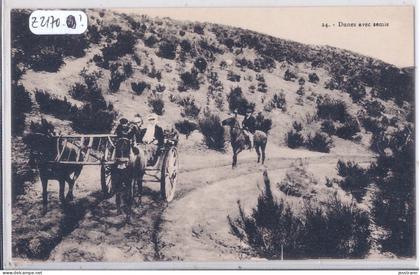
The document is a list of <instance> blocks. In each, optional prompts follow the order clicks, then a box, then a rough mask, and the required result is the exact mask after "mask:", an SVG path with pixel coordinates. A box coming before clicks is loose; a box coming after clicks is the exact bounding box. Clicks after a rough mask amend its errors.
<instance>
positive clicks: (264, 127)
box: [255, 112, 273, 134]
mask: <svg viewBox="0 0 420 275" xmlns="http://www.w3.org/2000/svg"><path fill="white" fill-rule="evenodd" d="M272 125H273V121H272V120H271V119H270V118H265V117H264V115H263V114H262V113H261V112H259V113H258V114H257V116H256V117H255V129H256V130H260V131H263V132H264V133H266V134H268V132H269V131H270V130H271V127H272Z"/></svg>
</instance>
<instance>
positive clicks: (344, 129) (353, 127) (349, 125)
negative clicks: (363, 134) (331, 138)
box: [335, 118, 360, 140]
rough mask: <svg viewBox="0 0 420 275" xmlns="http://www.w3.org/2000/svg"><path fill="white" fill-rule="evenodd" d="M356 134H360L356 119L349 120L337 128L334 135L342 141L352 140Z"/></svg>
mask: <svg viewBox="0 0 420 275" xmlns="http://www.w3.org/2000/svg"><path fill="white" fill-rule="evenodd" d="M358 132H360V126H359V123H358V121H357V120H356V119H354V118H351V119H347V120H346V122H344V124H343V125H342V126H340V127H338V128H337V130H336V132H335V134H336V135H337V136H338V137H340V138H342V139H348V140H352V139H353V138H354V136H355V135H356V134H357V133H358Z"/></svg>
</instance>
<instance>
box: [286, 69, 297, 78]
mask: <svg viewBox="0 0 420 275" xmlns="http://www.w3.org/2000/svg"><path fill="white" fill-rule="evenodd" d="M296 78H297V76H296V74H295V73H294V72H292V71H291V70H289V69H287V70H286V71H285V72H284V76H283V79H284V80H286V81H294V80H295V79H296Z"/></svg>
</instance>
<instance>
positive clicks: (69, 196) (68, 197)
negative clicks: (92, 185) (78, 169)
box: [66, 179, 75, 201]
mask: <svg viewBox="0 0 420 275" xmlns="http://www.w3.org/2000/svg"><path fill="white" fill-rule="evenodd" d="M74 182H75V180H74V179H68V181H67V183H68V184H69V191H68V192H67V195H66V200H67V201H72V200H73V199H74V196H73V187H74Z"/></svg>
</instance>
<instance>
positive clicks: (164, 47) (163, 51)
mask: <svg viewBox="0 0 420 275" xmlns="http://www.w3.org/2000/svg"><path fill="white" fill-rule="evenodd" d="M157 55H158V56H160V57H162V58H166V59H175V57H176V44H175V43H174V42H172V41H163V42H161V43H160V45H159V51H158V53H157Z"/></svg>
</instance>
